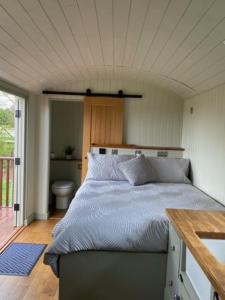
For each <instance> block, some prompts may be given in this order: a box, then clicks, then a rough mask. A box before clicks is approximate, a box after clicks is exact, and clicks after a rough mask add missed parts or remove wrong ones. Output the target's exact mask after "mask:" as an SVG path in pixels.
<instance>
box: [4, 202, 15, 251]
mask: <svg viewBox="0 0 225 300" xmlns="http://www.w3.org/2000/svg"><path fill="white" fill-rule="evenodd" d="M18 229H19V228H15V227H14V226H13V208H12V207H2V208H1V207H0V250H1V248H2V247H3V246H4V244H5V243H7V241H8V240H10V239H11V238H12V236H13V235H14V234H15V233H16V232H17V231H18Z"/></svg>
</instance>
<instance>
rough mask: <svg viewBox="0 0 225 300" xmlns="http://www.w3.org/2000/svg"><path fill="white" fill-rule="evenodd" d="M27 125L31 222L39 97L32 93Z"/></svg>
mask: <svg viewBox="0 0 225 300" xmlns="http://www.w3.org/2000/svg"><path fill="white" fill-rule="evenodd" d="M26 108H27V124H26V125H27V126H26V183H25V184H26V199H25V211H24V213H25V216H24V217H25V220H26V223H29V221H30V220H32V219H33V217H34V211H35V199H36V184H35V177H36V143H35V141H36V132H37V131H36V109H37V99H36V97H35V96H34V95H30V96H29V99H28V100H27V107H26Z"/></svg>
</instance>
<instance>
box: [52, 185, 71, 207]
mask: <svg viewBox="0 0 225 300" xmlns="http://www.w3.org/2000/svg"><path fill="white" fill-rule="evenodd" d="M74 190H75V186H74V183H73V182H72V181H56V182H55V183H53V185H52V192H53V194H55V195H56V208H57V209H67V208H68V207H69V204H70V201H71V200H72V198H73V196H74Z"/></svg>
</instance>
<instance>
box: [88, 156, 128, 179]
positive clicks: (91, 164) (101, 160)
mask: <svg viewBox="0 0 225 300" xmlns="http://www.w3.org/2000/svg"><path fill="white" fill-rule="evenodd" d="M133 157H134V156H133V155H111V154H94V153H88V171H87V176H86V179H94V180H117V181H119V180H126V178H125V176H124V175H123V173H122V172H121V171H120V170H119V168H118V163H120V162H123V161H127V160H129V159H131V158H133Z"/></svg>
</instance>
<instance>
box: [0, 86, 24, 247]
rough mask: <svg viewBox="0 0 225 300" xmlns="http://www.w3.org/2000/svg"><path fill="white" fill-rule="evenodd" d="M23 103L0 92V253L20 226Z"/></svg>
mask: <svg viewBox="0 0 225 300" xmlns="http://www.w3.org/2000/svg"><path fill="white" fill-rule="evenodd" d="M24 132H25V99H24V98H21V97H18V96H16V95H13V94H9V93H6V92H4V91H1V90H0V249H1V248H2V247H3V246H4V245H5V243H7V241H8V240H9V239H11V238H12V237H13V235H14V234H15V233H16V232H17V230H18V229H19V227H21V226H23V207H24V203H23V202H24V201H23V199H24V161H25V160H24V153H25V152H24V139H25V134H24Z"/></svg>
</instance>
